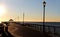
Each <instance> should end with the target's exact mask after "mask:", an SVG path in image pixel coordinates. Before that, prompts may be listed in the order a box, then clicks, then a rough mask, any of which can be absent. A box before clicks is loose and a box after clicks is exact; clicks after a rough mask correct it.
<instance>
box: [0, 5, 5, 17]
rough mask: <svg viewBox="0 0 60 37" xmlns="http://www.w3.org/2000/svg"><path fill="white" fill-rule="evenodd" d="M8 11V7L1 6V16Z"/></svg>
mask: <svg viewBox="0 0 60 37" xmlns="http://www.w3.org/2000/svg"><path fill="white" fill-rule="evenodd" d="M5 12H6V9H5V7H4V6H0V17H1V16H2V15H3V14H4V13H5Z"/></svg>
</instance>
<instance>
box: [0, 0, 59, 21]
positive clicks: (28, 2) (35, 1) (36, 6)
mask: <svg viewBox="0 0 60 37" xmlns="http://www.w3.org/2000/svg"><path fill="white" fill-rule="evenodd" d="M42 2H43V0H0V5H1V4H2V5H3V6H5V8H6V12H5V14H3V15H2V16H0V20H1V21H6V20H9V19H14V20H20V21H22V19H23V12H24V13H25V21H42V16H43V4H42ZM46 2H47V5H46V21H49V22H53V21H54V22H60V0H46ZM18 16H19V17H18Z"/></svg>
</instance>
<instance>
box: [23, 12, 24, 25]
mask: <svg viewBox="0 0 60 37" xmlns="http://www.w3.org/2000/svg"><path fill="white" fill-rule="evenodd" d="M23 25H24V13H23Z"/></svg>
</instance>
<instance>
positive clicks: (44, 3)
mask: <svg viewBox="0 0 60 37" xmlns="http://www.w3.org/2000/svg"><path fill="white" fill-rule="evenodd" d="M45 5H46V2H45V1H44V2H43V33H45Z"/></svg>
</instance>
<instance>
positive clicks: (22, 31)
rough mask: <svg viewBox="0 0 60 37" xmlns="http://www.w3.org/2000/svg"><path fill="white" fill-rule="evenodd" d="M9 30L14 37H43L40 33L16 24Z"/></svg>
mask: <svg viewBox="0 0 60 37" xmlns="http://www.w3.org/2000/svg"><path fill="white" fill-rule="evenodd" d="M8 29H9V30H8V31H9V32H10V33H11V34H12V35H13V36H14V37H43V35H42V33H40V32H39V31H36V30H33V29H30V28H27V27H25V26H21V25H15V24H14V25H11V26H9V27H8Z"/></svg>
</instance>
